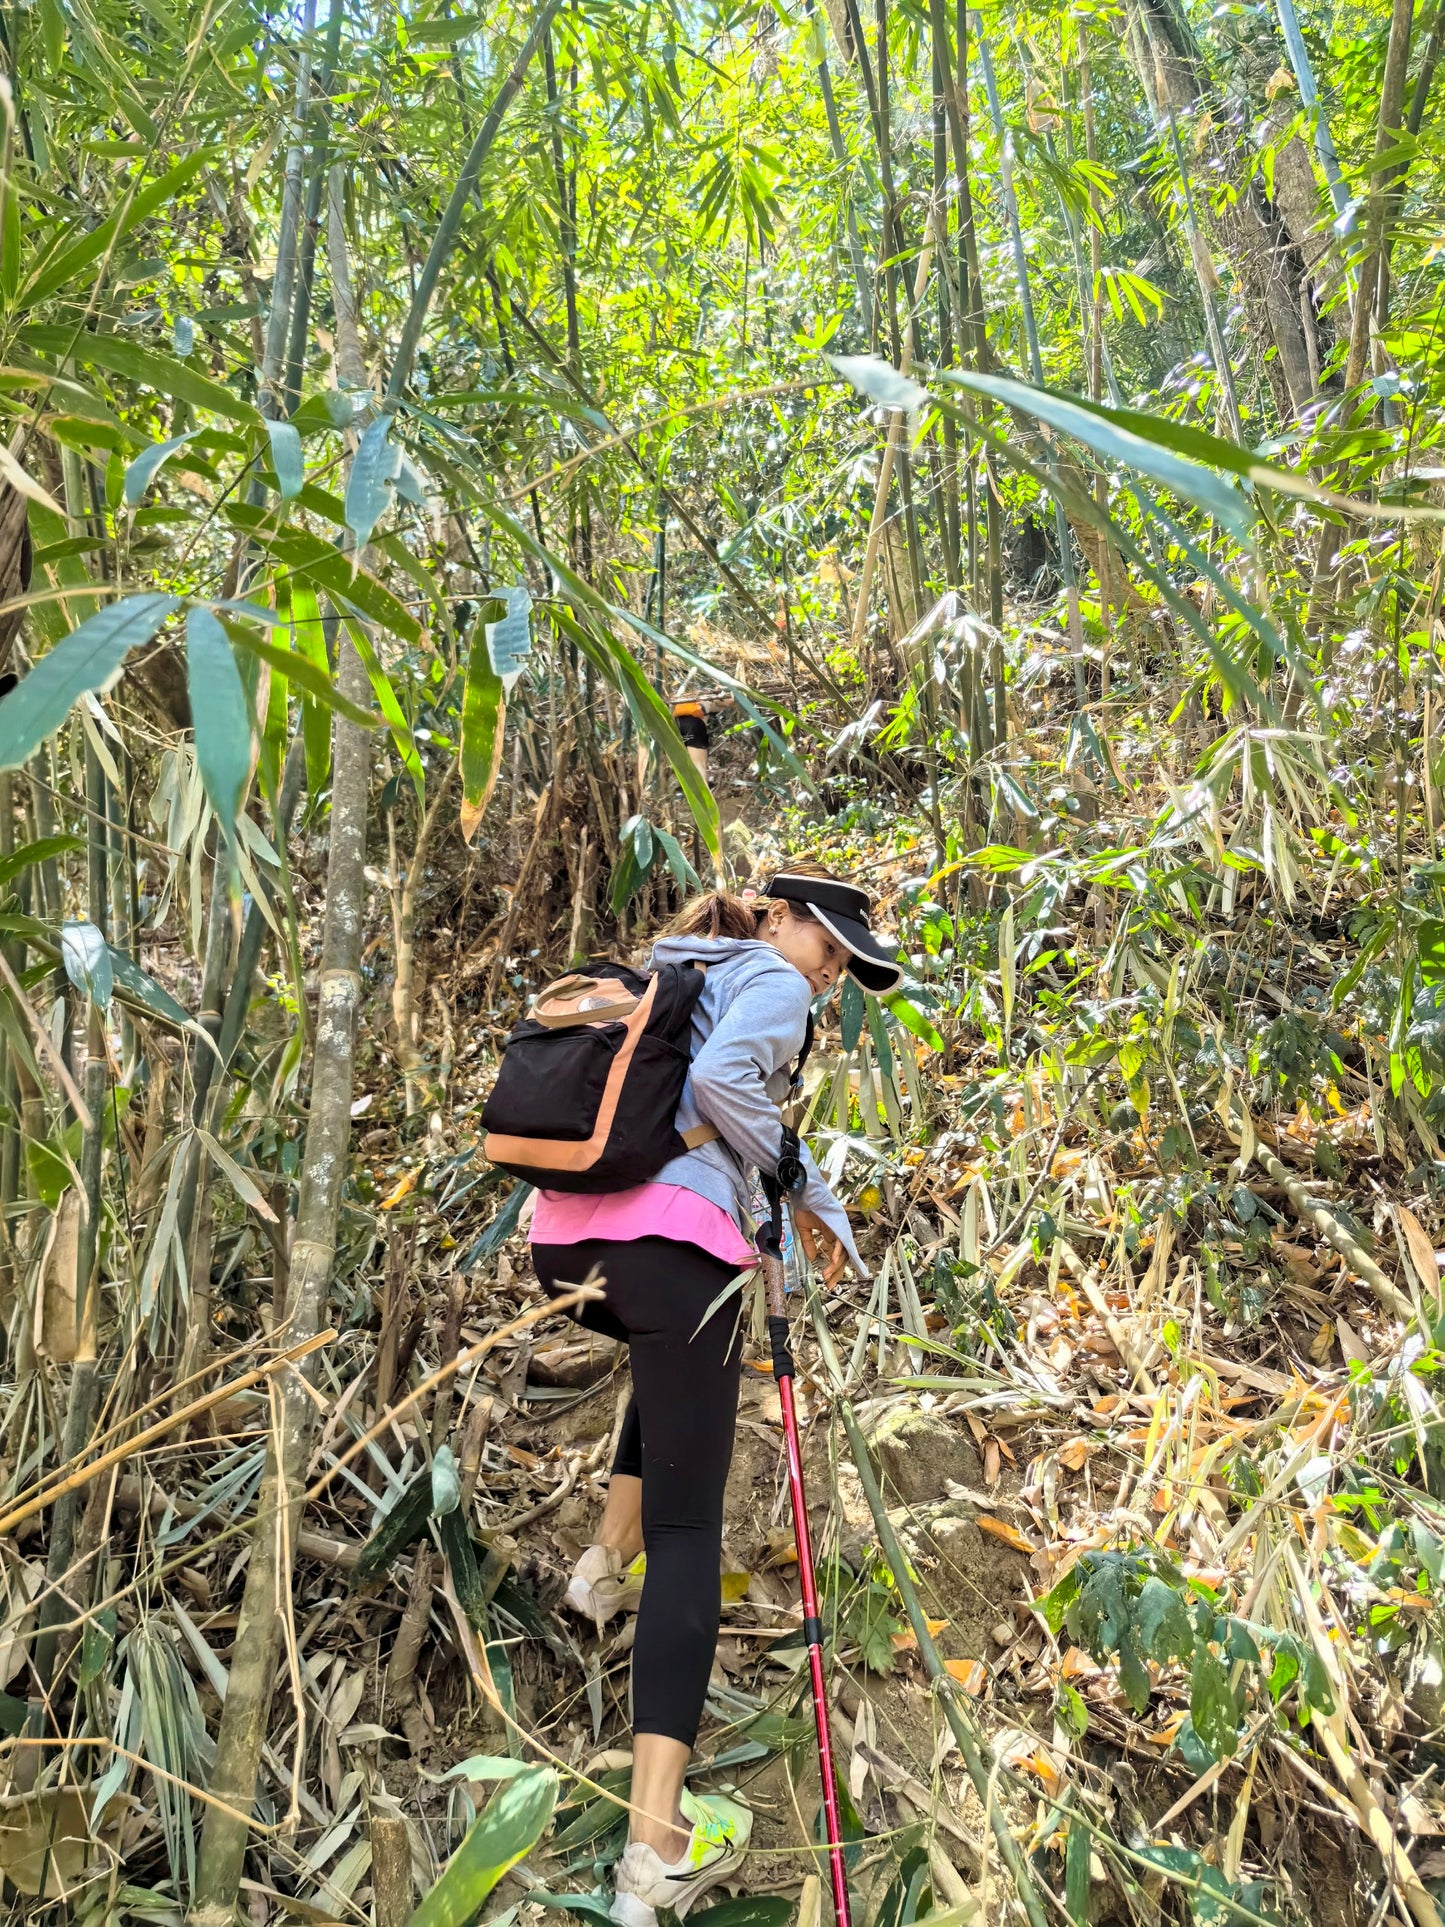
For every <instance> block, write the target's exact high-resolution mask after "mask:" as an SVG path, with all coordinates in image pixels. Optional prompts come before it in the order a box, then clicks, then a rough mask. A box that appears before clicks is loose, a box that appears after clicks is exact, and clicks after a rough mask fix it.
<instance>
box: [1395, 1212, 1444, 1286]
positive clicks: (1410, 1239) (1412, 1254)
mask: <svg viewBox="0 0 1445 1927" xmlns="http://www.w3.org/2000/svg"><path fill="white" fill-rule="evenodd" d="M1395 1222H1396V1223H1397V1224H1398V1225H1399V1227H1400V1233H1401V1237H1402V1239H1403V1241H1404V1246H1405V1256H1406V1258H1407V1259H1408V1261H1409V1265H1410V1269H1411V1271H1413V1272H1414V1274H1415V1277H1416V1280H1417V1281H1418V1283H1419V1286H1420V1290H1421V1291H1422V1292H1423V1293H1424V1294H1425V1296H1426V1297H1427V1298H1438V1297H1439V1296H1440V1267H1439V1265H1438V1264H1437V1263H1436V1262H1435V1247H1434V1245H1433V1244H1432V1243H1431V1241H1430V1238H1429V1236H1428V1235H1427V1233H1426V1230H1425V1227H1424V1225H1422V1224H1421V1222H1420V1220H1419V1219H1418V1218H1417V1217H1416V1216H1415V1213H1414V1212H1413V1211H1411V1210H1410V1208H1409V1207H1408V1205H1403V1204H1397V1205H1396V1206H1395Z"/></svg>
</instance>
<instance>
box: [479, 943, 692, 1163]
mask: <svg viewBox="0 0 1445 1927" xmlns="http://www.w3.org/2000/svg"><path fill="white" fill-rule="evenodd" d="M656 995H657V979H656V977H654V978H653V979H652V981H651V983H649V984H648V986H647V989H646V990H645V991H644V992H643V994H642V995H641V996H640V997H639V998H638V999H637V1002H636V1005H635V1006H634V1008H633V1009H632V1011H631V1013H630V1014H629V1015H628V1017H627V1018H626V1019H625V1023H626V1028H627V1035H626V1036H625V1037H624V1038H623V1040H622V1042H621V1043H620V1044H619V1045H618V1047H617V1053H616V1055H615V1056H614V1057H613V1059H612V1068H611V1070H609V1071H608V1073H607V1082H606V1084H605V1085H604V1086H603V1089H602V1102H601V1103H600V1104H599V1105H598V1107H597V1121H596V1123H595V1124H594V1126H593V1128H592V1135H591V1137H588V1138H580V1139H567V1140H565V1141H564V1140H563V1139H561V1138H541V1137H504V1136H502V1135H501V1134H500V1133H498V1132H494V1131H488V1133H487V1136H486V1140H485V1142H484V1143H483V1145H482V1154H483V1156H484V1157H487V1158H490V1159H491V1161H492V1163H493V1164H521V1165H527V1166H531V1167H534V1168H536V1169H538V1170H540V1171H590V1170H591V1169H592V1166H593V1165H594V1164H596V1162H597V1160H598V1159H599V1158H600V1157H601V1156H602V1153H603V1152H604V1151H605V1150H606V1149H607V1139H608V1137H609V1135H610V1134H611V1131H612V1123H613V1119H614V1118H615V1117H616V1115H617V1106H618V1103H619V1101H620V1099H621V1097H622V1086H623V1084H624V1082H625V1081H626V1078H627V1070H628V1066H629V1065H630V1064H631V1062H632V1056H633V1053H634V1051H635V1050H636V1049H637V1040H638V1038H639V1037H641V1035H642V1033H643V1032H644V1031H645V1030H646V1029H647V1020H648V1018H649V1017H650V1016H651V1015H652V1001H653V998H654V997H655V996H656ZM598 1014H599V1013H593V1012H591V1011H587V1012H584V1013H583V1014H582V1016H581V1017H580V1018H579V1019H577V1020H575V1021H578V1022H581V1023H587V1022H588V1021H589V1020H590V1021H593V1022H595V1021H597V1015H598Z"/></svg>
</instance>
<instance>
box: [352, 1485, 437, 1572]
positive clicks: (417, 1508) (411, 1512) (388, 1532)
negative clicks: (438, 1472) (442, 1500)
mask: <svg viewBox="0 0 1445 1927" xmlns="http://www.w3.org/2000/svg"><path fill="white" fill-rule="evenodd" d="M430 1517H431V1472H430V1470H429V1469H428V1468H427V1467H425V1466H423V1467H422V1469H421V1471H420V1472H418V1473H417V1474H416V1475H415V1477H414V1478H412V1479H411V1481H410V1482H409V1483H408V1485H407V1486H406V1488H405V1490H404V1491H402V1492H401V1493H399V1494H398V1495H397V1498H396V1500H395V1501H394V1503H393V1505H392V1508H391V1510H390V1512H388V1513H387V1515H386V1517H385V1518H384V1519H383V1520H382V1522H381V1524H380V1525H379V1526H378V1527H377V1528H376V1531H375V1532H373V1533H372V1535H371V1537H370V1538H369V1539H368V1540H367V1542H366V1544H365V1545H364V1546H363V1547H362V1548H361V1551H360V1552H359V1553H358V1554H357V1558H356V1565H355V1567H354V1568H353V1570H352V1574H351V1587H352V1590H353V1592H354V1591H355V1590H356V1589H357V1588H358V1587H360V1586H364V1585H366V1584H367V1583H368V1582H369V1581H370V1580H372V1579H376V1578H378V1577H379V1576H380V1575H381V1574H382V1573H383V1572H385V1571H386V1569H387V1567H388V1566H389V1565H390V1564H391V1562H392V1560H393V1559H395V1558H397V1557H398V1555H399V1554H401V1553H403V1552H405V1551H406V1549H407V1547H408V1546H409V1545H411V1544H412V1543H413V1542H414V1541H415V1540H417V1539H419V1538H420V1537H421V1535H422V1534H423V1533H424V1532H425V1531H426V1528H427V1520H428V1519H430Z"/></svg>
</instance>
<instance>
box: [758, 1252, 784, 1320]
mask: <svg viewBox="0 0 1445 1927" xmlns="http://www.w3.org/2000/svg"><path fill="white" fill-rule="evenodd" d="M763 1297H764V1299H765V1301H766V1303H767V1308H768V1316H769V1318H786V1317H787V1315H788V1304H787V1279H786V1277H785V1275H784V1272H783V1261H782V1259H781V1258H776V1257H774V1256H773V1254H772V1253H771V1252H769V1251H765V1252H764V1253H763Z"/></svg>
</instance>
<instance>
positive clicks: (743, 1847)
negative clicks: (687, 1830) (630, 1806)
mask: <svg viewBox="0 0 1445 1927" xmlns="http://www.w3.org/2000/svg"><path fill="white" fill-rule="evenodd" d="M678 1805H679V1806H680V1807H681V1809H682V1817H683V1819H684V1820H691V1822H692V1837H691V1838H690V1839H689V1841H688V1843H687V1848H686V1850H685V1851H684V1852H683V1854H682V1855H681V1856H680V1858H678V1859H677V1860H674V1861H671V1862H669V1861H666V1860H664V1859H663V1858H662V1856H661V1855H660V1854H659V1853H658V1852H657V1849H656V1848H655V1847H645V1846H643V1845H642V1844H641V1843H640V1842H638V1841H633V1842H631V1843H630V1844H629V1845H628V1847H627V1850H626V1852H625V1853H624V1854H623V1856H622V1858H621V1859H620V1860H619V1861H618V1863H617V1870H616V1872H617V1896H616V1898H615V1899H614V1900H613V1902H612V1907H611V1913H612V1918H613V1919H614V1920H615V1921H616V1922H617V1923H618V1927H657V1909H658V1908H659V1907H671V1909H672V1910H673V1912H674V1913H675V1914H676V1915H677V1917H678V1919H679V1920H681V1919H682V1918H683V1917H684V1915H685V1914H686V1913H687V1910H688V1908H689V1907H691V1906H692V1903H693V1902H694V1901H695V1900H696V1899H697V1898H698V1896H699V1895H700V1894H703V1893H706V1891H707V1889H708V1888H709V1887H713V1886H716V1885H717V1883H718V1881H719V1880H725V1879H726V1878H727V1876H728V1875H729V1874H730V1873H732V1872H733V1870H734V1869H735V1868H736V1867H738V1866H740V1865H741V1864H742V1860H743V1856H744V1855H745V1854H746V1852H747V1850H748V1840H749V1839H750V1837H751V1835H752V1831H753V1816H752V1814H751V1813H749V1811H748V1809H747V1808H746V1807H745V1806H742V1805H741V1804H740V1803H739V1802H738V1801H736V1800H729V1799H726V1798H725V1797H724V1796H723V1795H722V1794H721V1793H704V1794H695V1793H689V1792H688V1791H687V1790H686V1789H685V1788H684V1790H683V1793H682V1797H681V1799H680V1800H679V1801H678Z"/></svg>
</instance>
